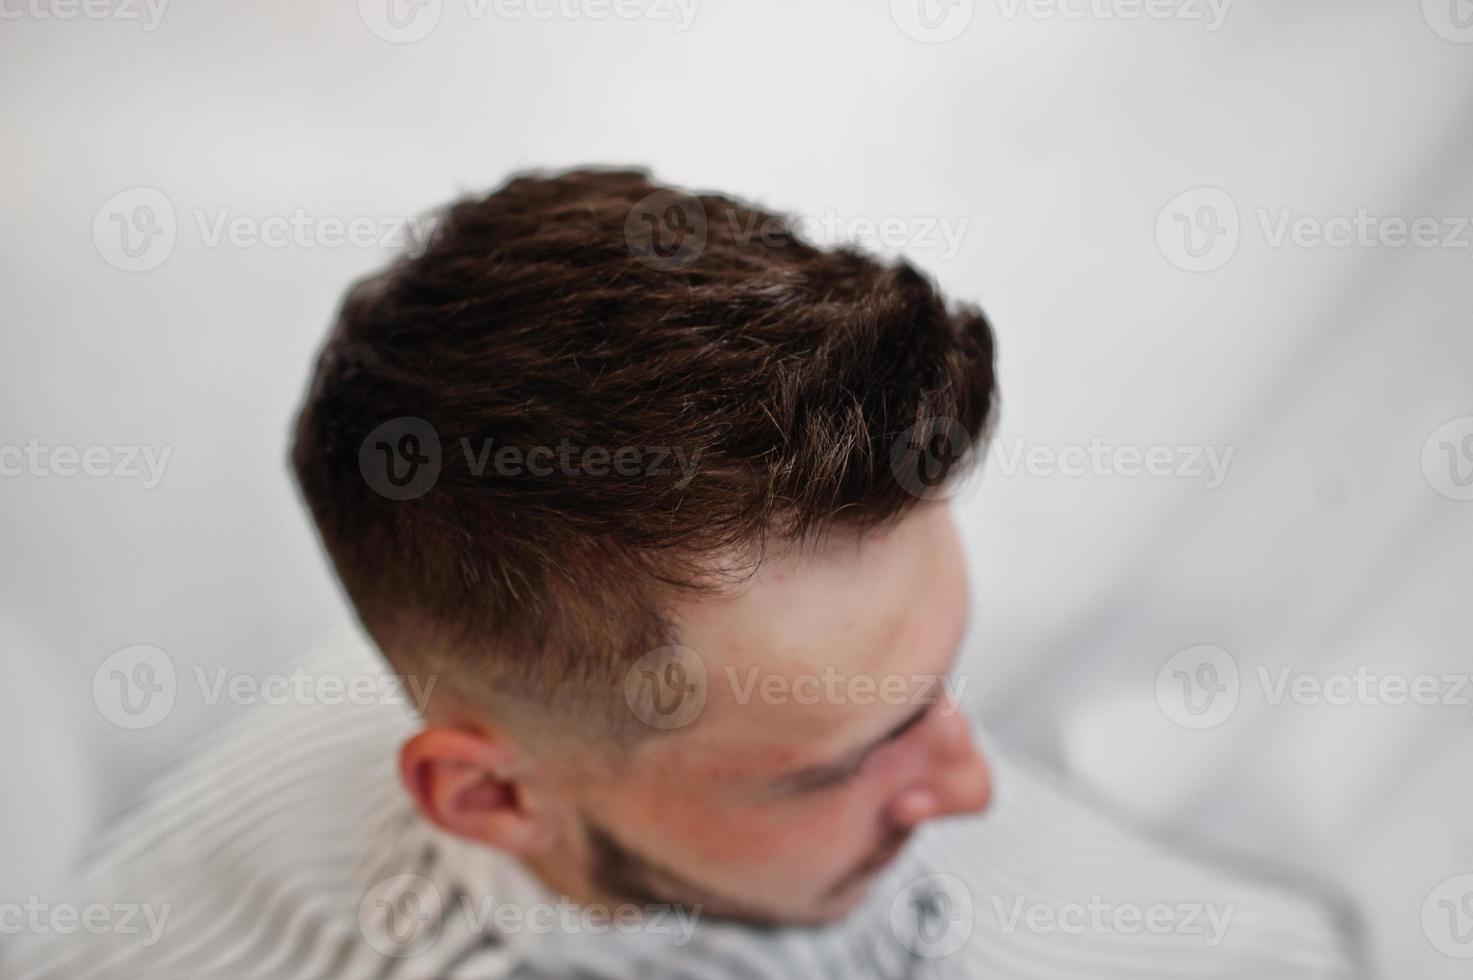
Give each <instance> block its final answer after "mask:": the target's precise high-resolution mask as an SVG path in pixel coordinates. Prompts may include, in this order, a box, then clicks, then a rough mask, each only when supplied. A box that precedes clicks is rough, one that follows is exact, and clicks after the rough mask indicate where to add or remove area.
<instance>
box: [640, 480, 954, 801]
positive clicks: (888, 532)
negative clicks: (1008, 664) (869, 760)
mask: <svg viewBox="0 0 1473 980" xmlns="http://www.w3.org/2000/svg"><path fill="white" fill-rule="evenodd" d="M966 605H967V583H966V572H965V566H964V564H963V561H962V556H961V550H960V545H959V542H958V540H957V537H956V532H955V529H954V526H953V524H952V522H951V518H950V514H949V512H948V511H947V509H946V507H945V506H944V505H942V504H927V505H922V506H919V507H917V508H916V509H915V510H913V511H911V512H910V513H908V514H907V515H906V516H905V517H904V518H903V519H902V520H901V521H899V522H898V523H897V524H895V525H894V526H892V527H889V528H886V529H884V530H883V531H879V532H872V533H869V534H866V535H864V536H862V537H858V536H854V535H846V536H843V537H836V538H835V539H833V540H831V541H828V542H826V543H825V544H824V546H823V547H821V548H820V549H818V550H816V551H811V552H805V553H803V554H797V553H784V554H781V555H778V556H776V557H774V558H772V559H770V560H767V561H764V562H763V564H762V566H761V567H760V568H759V569H758V571H757V572H756V574H755V575H753V576H752V578H751V579H750V580H748V581H746V582H744V583H743V585H742V586H741V587H740V588H739V589H736V590H734V591H733V592H732V593H731V594H729V595H724V596H721V597H717V598H704V599H702V600H700V601H698V602H692V603H689V604H686V605H683V606H681V607H679V608H677V610H676V611H675V616H674V619H675V626H676V632H677V635H678V637H679V642H680V644H681V645H682V646H684V647H687V648H689V649H690V650H691V651H693V652H694V653H695V654H696V655H697V656H699V658H700V660H701V663H702V665H703V667H704V669H705V674H706V705H705V707H704V709H703V710H702V712H701V714H700V717H699V719H698V721H697V723H695V724H692V725H691V726H690V728H689V729H688V730H687V731H683V732H681V733H680V734H679V735H678V736H677V737H675V738H671V739H655V740H653V744H654V745H656V746H658V748H657V749H656V751H657V752H659V753H660V754H662V755H665V756H666V757H667V760H668V761H671V762H674V761H676V760H679V761H680V762H684V763H692V764H699V765H702V766H704V767H705V768H707V769H713V768H714V770H719V773H718V772H715V771H713V772H712V773H711V775H720V776H722V777H725V778H735V777H743V776H753V777H760V776H762V775H763V774H767V773H775V772H780V771H783V770H784V769H787V768H791V767H792V766H795V765H797V766H801V765H804V764H811V763H815V762H824V761H827V760H828V759H829V758H831V757H832V756H833V755H835V754H837V753H842V752H845V751H848V750H851V749H853V748H855V747H856V746H858V745H862V744H863V743H864V742H865V741H866V740H867V739H868V738H872V737H878V736H879V735H881V734H883V733H884V732H885V731H886V730H888V729H889V728H891V727H893V726H894V725H895V724H896V723H897V722H898V721H901V720H903V719H904V718H905V717H906V716H907V715H908V714H910V713H911V712H912V711H913V710H914V705H915V704H916V703H918V702H917V701H916V698H917V696H919V695H922V694H926V693H930V692H932V690H933V688H934V684H935V683H936V680H937V678H939V677H941V676H944V675H945V674H946V672H947V671H948V670H949V669H950V667H951V662H952V658H953V655H954V654H955V651H956V645H957V643H958V641H959V640H960V634H961V631H962V628H963V626H964V623H965V619H966Z"/></svg>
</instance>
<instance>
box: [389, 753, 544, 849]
mask: <svg viewBox="0 0 1473 980" xmlns="http://www.w3.org/2000/svg"><path fill="white" fill-rule="evenodd" d="M530 775H531V773H530V766H529V765H528V763H527V761H526V760H525V757H524V756H523V754H522V753H521V752H520V751H518V749H517V747H516V746H515V745H514V744H512V743H511V742H510V741H509V740H507V739H505V738H502V737H501V736H498V735H496V734H494V733H487V732H480V731H474V730H464V729H457V728H433V727H432V728H426V729H424V730H422V731H421V732H419V733H418V734H417V735H415V736H414V737H413V738H411V739H410V740H409V741H408V742H405V743H404V747H403V748H402V749H400V751H399V778H400V779H401V780H402V781H403V783H404V788H405V789H406V790H408V791H409V795H410V796H411V797H412V798H413V799H414V802H415V803H416V804H417V805H418V807H419V809H420V812H421V813H423V814H424V815H425V817H426V818H427V819H428V820H429V821H430V822H431V823H433V824H434V825H435V826H437V827H439V828H440V829H442V830H446V831H448V832H450V833H452V834H455V835H457V836H459V837H465V838H468V839H470V840H474V841H479V842H481V843H483V844H488V845H490V846H491V847H494V848H497V849H498V850H502V851H507V852H509V853H511V854H522V855H530V854H534V853H536V852H538V851H541V850H544V849H546V848H547V847H548V846H550V844H551V843H552V839H553V833H552V829H553V828H552V823H551V819H550V817H551V815H550V814H548V813H546V812H545V808H544V807H541V806H538V805H534V800H533V794H532V793H530V792H529V782H530V778H529V777H530Z"/></svg>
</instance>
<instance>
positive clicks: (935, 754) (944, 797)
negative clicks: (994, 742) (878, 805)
mask: <svg viewBox="0 0 1473 980" xmlns="http://www.w3.org/2000/svg"><path fill="white" fill-rule="evenodd" d="M936 712H937V715H936V717H935V718H934V719H933V721H932V723H931V724H929V725H927V726H926V727H927V728H928V729H930V731H929V733H928V741H927V745H926V748H927V752H928V755H927V758H926V761H925V763H924V769H923V772H922V775H921V778H920V779H919V780H917V781H916V782H915V783H913V784H911V785H910V786H908V787H906V788H905V789H904V790H902V791H901V792H900V794H899V795H898V796H897V797H896V799H895V802H894V804H893V805H892V807H891V814H890V818H891V822H892V823H893V824H894V825H895V826H896V827H898V828H899V829H902V830H911V829H914V828H915V827H917V826H919V825H920V824H922V823H925V822H926V821H927V820H935V819H936V818H938V817H948V816H956V815H959V814H964V813H977V812H979V811H981V810H983V809H984V808H986V806H987V803H988V800H990V799H991V797H992V777H991V774H990V773H989V772H988V768H987V761H986V760H985V759H983V758H982V754H981V753H980V752H978V751H977V745H976V743H975V741H974V740H973V738H972V729H971V725H970V724H968V722H967V718H966V715H965V714H963V712H962V711H961V710H960V708H959V706H958V705H957V704H956V702H955V701H953V700H952V699H951V697H950V696H949V695H947V696H945V698H944V700H943V701H942V702H941V703H939V704H937V705H936Z"/></svg>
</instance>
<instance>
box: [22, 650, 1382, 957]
mask: <svg viewBox="0 0 1473 980" xmlns="http://www.w3.org/2000/svg"><path fill="white" fill-rule="evenodd" d="M376 665H377V661H376V659H375V658H374V655H373V654H372V652H371V651H370V650H369V649H368V648H367V646H366V645H365V644H364V643H363V642H362V641H361V640H360V639H359V638H357V637H356V636H353V637H345V638H343V639H342V640H341V641H340V642H338V643H335V644H333V645H332V646H331V647H330V648H329V649H328V650H326V651H324V653H323V654H321V655H319V656H318V657H315V658H314V659H313V662H312V663H311V670H312V671H314V672H316V673H319V674H329V673H337V674H342V675H343V676H345V677H347V676H360V675H362V674H363V673H365V672H368V671H373V670H377V669H378V668H377V666H376ZM410 725H411V719H410V717H409V715H408V712H407V709H405V708H403V707H400V706H397V705H376V706H373V707H365V706H362V705H354V704H342V705H337V706H332V707H328V706H324V705H320V704H318V705H300V704H298V705H292V706H281V707H274V706H273V707H264V706H263V707H260V708H255V709H252V710H251V711H249V712H247V713H246V714H245V715H244V716H243V717H241V718H238V719H237V720H235V721H234V722H233V723H232V724H230V725H229V726H227V727H226V728H225V729H224V730H222V731H221V732H220V734H219V735H218V736H217V737H216V738H215V739H213V740H212V743H211V744H209V745H207V746H204V747H202V748H201V750H200V751H199V753H198V754H197V755H196V756H195V757H194V759H193V760H192V761H191V762H189V763H188V764H187V765H185V766H183V767H182V768H180V769H179V770H177V771H176V772H175V773H173V774H172V775H171V776H170V777H169V778H168V779H166V780H165V781H164V782H163V783H162V784H161V785H159V786H158V787H156V788H155V789H154V791H152V792H151V793H149V794H148V795H147V796H146V797H145V799H144V800H143V802H142V803H141V804H140V805H139V806H138V807H137V808H136V809H135V810H134V811H133V812H132V813H131V814H130V815H128V816H127V817H126V818H125V819H123V820H122V821H120V822H119V823H118V824H117V826H116V827H115V828H113V829H112V830H111V831H110V832H108V833H107V834H105V835H104V836H103V837H102V838H101V839H100V840H99V841H98V842H97V845H96V847H95V848H94V849H93V853H92V856H91V858H90V859H89V860H88V862H87V864H86V867H85V873H84V875H83V876H82V878H81V883H80V884H79V886H78V888H77V889H76V892H75V897H74V899H73V901H74V903H75V904H76V905H78V906H83V905H86V904H88V903H92V902H101V903H104V904H106V905H108V906H110V907H114V906H124V905H139V906H141V905H147V906H149V907H150V909H151V911H152V912H153V914H154V916H155V921H157V920H158V919H159V917H160V916H162V915H163V914H165V913H166V914H167V919H165V920H163V927H162V929H161V930H160V931H159V934H158V935H157V937H156V941H150V940H151V939H152V938H154V937H152V936H151V935H149V934H148V932H147V930H145V929H143V928H142V927H141V924H142V922H143V921H144V916H143V915H141V914H140V915H138V916H136V918H135V920H134V922H133V923H132V925H133V926H136V927H139V928H137V929H136V930H129V929H123V928H118V929H114V930H111V931H107V932H103V933H101V934H96V935H94V934H91V933H89V932H86V931H85V930H81V929H78V930H76V931H74V932H72V933H71V934H69V935H57V934H50V935H37V936H27V937H23V938H24V941H23V942H18V943H17V944H16V947H17V948H14V949H12V950H10V951H9V953H8V954H6V955H5V958H4V959H0V965H4V967H5V969H4V971H3V972H4V975H5V976H7V977H12V978H15V980H133V978H149V980H175V978H177V980H186V978H187V980H204V978H222V980H251V978H262V980H316V978H333V980H339V978H365V980H401V978H416V980H422V978H443V980H460V978H481V980H490V978H540V977H547V978H554V977H556V978H574V977H578V978H582V977H600V978H602V977H607V978H620V980H624V978H636V977H637V978H644V980H655V978H692V980H704V978H710V980H728V978H768V977H773V978H776V977H802V978H811V977H843V978H868V977H875V978H901V977H915V978H924V977H958V978H988V977H998V978H1018V980H1054V978H1076V977H1077V978H1091V980H1101V978H1119V980H1143V978H1149V977H1163V978H1165V977H1170V978H1229V977H1242V978H1253V980H1265V978H1267V980H1288V978H1304V980H1310V978H1314V980H1327V978H1348V977H1355V976H1358V975H1359V974H1358V973H1357V971H1356V969H1355V968H1354V966H1353V964H1352V963H1351V962H1350V959H1349V954H1348V953H1347V952H1346V945H1345V943H1344V942H1343V937H1342V936H1341V935H1340V933H1339V931H1338V929H1337V927H1336V924H1335V922H1334V920H1333V917H1332V916H1331V915H1330V914H1329V912H1328V911H1327V910H1326V909H1325V908H1323V907H1322V906H1320V905H1318V904H1316V903H1315V902H1313V901H1311V900H1308V899H1306V898H1304V897H1302V896H1299V895H1296V894H1294V893H1292V892H1291V891H1288V890H1286V889H1284V888H1281V887H1276V886H1268V885H1263V884H1255V883H1253V882H1250V881H1247V880H1244V879H1243V878H1241V877H1239V876H1237V875H1234V874H1230V873H1226V872H1224V871H1221V870H1218V869H1215V868H1211V867H1209V866H1207V865H1206V864H1203V863H1201V862H1198V861H1195V860H1191V859H1188V858H1184V857H1181V856H1178V855H1175V854H1173V853H1170V852H1169V851H1167V850H1166V849H1164V848H1161V847H1159V846H1156V845H1153V844H1151V843H1150V842H1148V841H1147V840H1145V839H1144V838H1142V837H1140V836H1138V835H1137V834H1135V833H1133V832H1131V831H1130V830H1128V829H1126V828H1125V827H1123V826H1121V825H1120V824H1118V823H1117V822H1116V821H1114V820H1113V819H1111V818H1110V817H1108V816H1107V815H1104V814H1101V813H1098V812H1095V811H1093V810H1092V809H1091V808H1090V807H1089V806H1087V805H1085V804H1084V803H1082V802H1080V801H1078V800H1076V799H1074V798H1072V797H1071V796H1070V795H1068V794H1067V793H1065V792H1063V791H1062V790H1061V789H1060V788H1059V787H1057V786H1056V785H1054V784H1053V783H1052V782H1051V780H1050V779H1049V778H1047V776H1046V775H1045V774H1043V773H1042V772H1040V771H1038V770H1037V769H1036V768H1035V767H1031V766H1030V765H1028V764H1026V763H1025V762H1023V761H1022V760H1018V759H1015V758H1012V757H1010V756H1009V755H1008V754H1007V753H1006V752H1005V751H1003V750H1002V749H1001V748H1000V747H998V746H997V745H995V744H994V743H992V742H991V741H990V740H987V739H986V737H985V736H982V741H981V743H980V744H981V745H982V746H983V751H984V752H985V753H986V754H987V755H988V756H989V759H990V761H991V763H992V767H993V770H994V776H995V780H996V785H995V790H994V797H993V804H992V806H991V807H990V808H989V810H988V811H987V812H986V813H985V814H983V815H981V816H979V817H968V818H962V819H956V820H951V821H942V822H939V823H936V824H933V825H931V826H930V827H928V828H927V829H925V830H923V831H922V832H921V833H920V834H919V835H918V836H917V838H916V839H915V841H914V842H913V843H912V844H911V845H910V847H909V848H908V849H907V851H906V852H905V853H904V854H903V855H902V857H901V858H900V859H899V860H898V861H897V862H896V863H895V864H894V866H892V867H891V868H889V869H887V871H886V872H885V873H884V874H883V875H882V876H881V877H880V878H879V879H878V880H877V881H876V883H875V885H874V888H873V890H872V892H871V893H870V896H869V898H868V899H867V900H866V902H865V903H864V905H863V906H861V907H860V908H859V909H858V910H857V911H856V912H855V913H854V914H853V915H851V916H850V917H848V918H847V919H845V920H844V921H843V922H840V923H836V924H834V925H831V926H827V927H824V928H821V929H791V930H777V931H774V932H761V931H754V930H749V929H744V928H740V927H735V926H729V925H718V924H712V923H702V922H700V920H699V916H698V915H697V916H695V918H694V921H693V922H692V921H691V920H690V918H689V917H688V916H687V917H686V918H681V917H680V916H679V915H677V914H676V913H675V912H674V911H672V910H653V911H652V913H651V914H650V915H649V916H648V917H647V918H645V919H644V920H642V922H641V923H640V924H638V925H636V924H634V922H633V920H628V919H626V920H615V922H613V923H608V922H605V921H604V920H599V919H593V918H589V917H588V916H587V915H586V912H587V910H580V909H578V908H577V907H575V906H572V905H571V903H567V902H559V901H558V899H557V897H556V896H553V895H550V894H548V893H547V891H546V890H545V889H544V888H543V887H542V886H541V884H540V883H539V882H537V881H536V880H535V879H534V878H532V876H530V875H529V874H527V873H526V872H524V871H523V870H522V869H521V868H520V867H519V866H518V865H517V864H516V863H515V862H514V861H511V860H509V859H507V858H505V857H503V856H502V855H499V854H497V853H496V852H494V851H491V850H489V849H486V848H483V847H479V846H476V845H474V844H471V843H469V842H466V841H462V840H459V839H457V838H453V837H450V836H448V835H445V834H442V833H440V832H439V831H437V830H435V829H433V828H432V827H430V826H429V825H428V824H427V823H425V822H424V821H423V820H421V819H420V818H419V817H418V815H417V814H416V813H415V811H414V809H413V807H412V806H411V804H410V803H409V801H408V800H407V799H406V798H405V797H404V794H403V793H402V791H401V790H400V789H399V787H398V785H397V782H396V779H395V776H394V757H395V752H396V749H397V747H398V744H399V741H400V740H401V739H402V737H403V736H404V735H405V734H406V733H407V732H408V731H409V730H410ZM678 911H681V912H683V911H684V910H678Z"/></svg>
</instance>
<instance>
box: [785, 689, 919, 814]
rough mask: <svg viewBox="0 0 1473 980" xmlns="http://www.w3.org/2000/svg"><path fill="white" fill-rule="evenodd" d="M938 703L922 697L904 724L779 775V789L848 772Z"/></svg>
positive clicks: (812, 784)
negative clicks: (832, 756) (828, 758)
mask: <svg viewBox="0 0 1473 980" xmlns="http://www.w3.org/2000/svg"><path fill="white" fill-rule="evenodd" d="M935 705H936V699H934V698H932V699H929V700H922V701H921V703H920V705H919V706H917V708H916V710H914V711H912V712H911V713H910V714H909V715H907V716H906V717H905V719H904V720H903V721H901V722H900V724H898V725H896V726H895V727H894V728H892V729H890V730H889V731H888V732H886V733H885V734H883V735H881V736H880V737H879V738H877V739H875V740H874V741H872V742H869V743H868V744H866V745H862V746H860V747H859V748H857V749H853V750H851V751H850V752H848V753H846V754H845V755H844V756H842V757H841V758H839V759H836V760H834V761H832V762H821V763H819V764H817V765H813V766H808V767H806V768H803V769H798V770H795V771H793V772H790V773H785V774H783V775H782V776H779V777H778V778H777V786H778V788H779V789H783V790H792V791H798V790H804V789H811V788H813V787H815V786H821V785H823V784H824V783H826V782H829V781H831V780H834V779H838V778H841V777H843V776H846V775H848V774H849V773H851V772H853V771H854V770H855V769H857V768H859V767H860V766H861V765H863V764H864V760H865V759H868V758H869V757H870V756H871V755H872V754H873V753H874V752H876V751H877V750H878V749H880V747H881V746H884V745H888V744H889V743H891V742H893V741H895V740H896V739H899V738H902V737H904V735H905V733H906V732H908V731H910V730H911V729H912V728H914V727H916V726H917V725H919V724H920V723H921V720H922V719H923V718H925V717H926V715H927V714H928V713H929V712H930V710H931V709H932V708H933V707H935Z"/></svg>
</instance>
